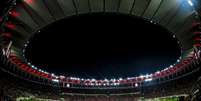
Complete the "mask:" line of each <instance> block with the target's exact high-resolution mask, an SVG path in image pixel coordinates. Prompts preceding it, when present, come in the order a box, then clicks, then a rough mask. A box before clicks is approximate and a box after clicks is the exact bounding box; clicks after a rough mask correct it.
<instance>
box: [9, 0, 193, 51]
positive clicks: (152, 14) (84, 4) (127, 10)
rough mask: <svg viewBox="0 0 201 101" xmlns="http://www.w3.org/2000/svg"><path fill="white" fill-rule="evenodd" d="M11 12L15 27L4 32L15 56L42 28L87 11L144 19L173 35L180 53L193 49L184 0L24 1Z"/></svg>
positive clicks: (188, 9) (190, 19) (190, 18)
mask: <svg viewBox="0 0 201 101" xmlns="http://www.w3.org/2000/svg"><path fill="white" fill-rule="evenodd" d="M13 12H14V13H15V14H13V16H14V17H12V18H11V19H10V20H11V21H12V23H14V24H15V25H16V27H15V28H13V29H12V30H10V29H8V30H6V31H8V32H12V33H13V36H14V37H13V44H14V45H13V46H14V48H13V49H14V50H15V51H17V52H19V53H20V52H21V49H22V48H23V47H24V42H26V41H27V40H28V39H29V38H30V37H31V36H32V35H33V34H34V33H35V32H37V31H38V30H40V29H41V28H43V27H44V26H46V25H48V24H50V23H52V22H55V21H57V20H59V19H62V18H66V17H68V16H71V15H76V14H83V13H90V12H116V13H124V14H130V15H135V16H139V17H142V18H145V19H148V20H150V21H153V22H156V23H158V24H159V25H162V26H163V27H165V28H167V29H168V30H169V31H170V32H172V33H173V34H175V36H176V37H177V39H178V40H179V42H180V44H181V46H182V49H183V50H184V51H185V50H188V49H191V48H192V47H193V39H192V37H193V34H192V33H191V32H190V30H189V29H190V28H191V26H192V23H193V22H194V21H195V15H194V10H193V8H192V7H191V6H190V5H189V4H188V2H187V1H185V0H24V1H23V2H22V3H19V4H17V6H16V7H15V8H14V10H13ZM11 15H12V14H11Z"/></svg>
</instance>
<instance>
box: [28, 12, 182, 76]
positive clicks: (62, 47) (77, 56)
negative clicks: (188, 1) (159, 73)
mask: <svg viewBox="0 0 201 101" xmlns="http://www.w3.org/2000/svg"><path fill="white" fill-rule="evenodd" d="M30 41H31V42H30V44H29V45H28V47H27V49H26V53H25V56H26V58H27V59H28V61H30V62H31V63H33V64H34V65H35V66H38V67H41V68H42V69H44V70H47V71H49V72H55V73H56V74H65V75H71V76H77V77H84V78H97V79H103V78H105V77H106V78H113V77H115V78H118V77H128V76H136V75H139V74H146V73H151V72H154V71H156V70H159V69H162V68H164V67H167V66H169V65H171V64H173V63H175V62H176V60H177V59H178V57H179V56H180V47H179V45H178V44H177V41H176V40H175V39H174V38H173V37H172V35H171V34H170V33H168V31H167V30H165V29H163V28H161V27H160V26H157V25H153V24H151V23H149V22H147V21H145V20H143V19H139V18H136V17H131V16H127V15H120V14H101V13H100V14H87V15H80V16H74V17H70V18H67V19H63V20H60V21H58V22H56V23H54V24H51V25H49V26H47V27H45V28H44V29H43V30H41V32H40V33H38V34H36V35H35V36H34V37H33V38H32V39H31V40H30Z"/></svg>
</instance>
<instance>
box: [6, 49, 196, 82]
mask: <svg viewBox="0 0 201 101" xmlns="http://www.w3.org/2000/svg"><path fill="white" fill-rule="evenodd" d="M191 53H192V52H191ZM193 56H194V55H193ZM193 56H192V54H190V57H186V59H184V60H182V61H181V62H180V63H178V64H176V65H175V66H173V67H171V68H168V69H165V70H162V71H160V72H155V73H153V74H150V75H151V76H149V77H145V76H143V77H140V76H138V77H131V78H130V79H129V80H128V79H122V80H116V81H115V82H114V83H119V84H120V85H124V84H135V83H141V82H144V81H146V80H147V79H152V80H154V79H158V78H163V77H166V76H169V75H171V74H173V73H176V72H178V71H181V70H182V69H184V68H185V67H186V65H189V64H191V62H193V61H194V60H195V57H193ZM9 59H10V61H11V62H12V63H13V64H15V65H17V66H18V67H19V68H20V69H21V70H23V71H25V72H28V73H30V74H33V75H35V76H40V77H43V78H45V79H48V80H54V79H57V78H55V77H54V76H51V74H49V73H44V72H40V71H38V70H36V69H33V68H32V67H31V66H29V65H27V64H26V63H23V62H22V61H21V60H20V59H18V57H17V56H10V57H9ZM58 80H59V81H60V82H65V83H69V84H82V85H83V84H84V85H86V86H87V85H89V84H91V83H93V84H102V85H103V84H107V83H108V82H105V80H96V81H92V80H89V79H88V80H73V79H70V78H68V77H67V78H63V79H60V78H59V79H58ZM102 85H101V86H102Z"/></svg>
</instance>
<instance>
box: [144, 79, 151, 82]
mask: <svg viewBox="0 0 201 101" xmlns="http://www.w3.org/2000/svg"><path fill="white" fill-rule="evenodd" d="M152 80H153V79H152V78H148V79H145V82H149V81H152Z"/></svg>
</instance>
